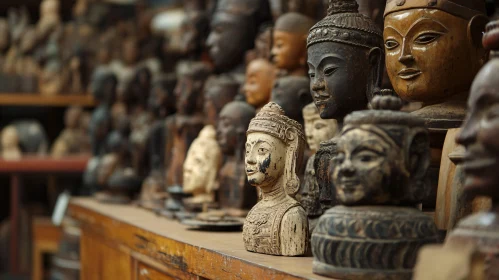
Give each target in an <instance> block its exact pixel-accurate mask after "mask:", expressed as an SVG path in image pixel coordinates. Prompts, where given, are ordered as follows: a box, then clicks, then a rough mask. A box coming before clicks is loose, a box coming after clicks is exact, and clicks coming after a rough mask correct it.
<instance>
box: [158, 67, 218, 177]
mask: <svg viewBox="0 0 499 280" xmlns="http://www.w3.org/2000/svg"><path fill="white" fill-rule="evenodd" d="M210 73H211V71H210V68H209V67H208V66H207V65H205V64H204V63H202V62H198V63H195V64H193V65H192V67H191V68H189V69H186V72H185V73H182V75H181V77H180V78H179V81H178V82H177V86H176V87H175V96H176V101H177V113H176V114H175V116H174V121H173V124H172V126H171V128H170V131H171V133H172V135H173V150H172V154H171V158H170V159H168V161H169V163H170V166H169V168H168V171H167V177H166V179H167V186H173V185H180V186H181V185H182V173H183V171H182V170H183V165H184V160H185V156H186V155H187V151H188V150H189V147H190V146H191V144H192V141H194V139H195V138H196V137H197V136H198V134H199V132H200V131H201V129H202V128H203V126H204V123H205V119H204V115H203V105H204V93H203V89H204V85H205V81H206V79H207V78H208V76H209V75H210Z"/></svg>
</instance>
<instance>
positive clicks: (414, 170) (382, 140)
mask: <svg viewBox="0 0 499 280" xmlns="http://www.w3.org/2000/svg"><path fill="white" fill-rule="evenodd" d="M372 106H373V108H374V109H375V110H366V111H358V112H354V113H352V114H350V115H348V116H347V118H346V119H345V123H344V127H343V129H342V131H341V135H340V136H339V137H338V142H337V153H336V156H335V157H334V158H333V162H334V163H333V164H332V167H331V168H332V170H331V177H332V178H331V181H332V182H333V184H334V190H335V194H336V200H337V203H338V204H340V205H342V206H335V207H333V208H331V209H329V210H328V211H326V212H325V213H324V214H323V215H322V216H321V218H320V219H319V222H318V223H317V226H316V228H315V230H314V232H313V234H312V252H313V255H314V273H317V274H321V275H325V276H329V277H333V278H339V279H370V280H371V279H410V277H411V274H412V268H413V266H414V264H415V260H416V256H417V252H418V250H419V248H420V247H421V246H423V245H425V244H427V243H434V242H437V240H438V231H437V228H436V226H435V224H434V222H433V219H432V218H431V217H430V216H428V215H426V214H424V213H422V212H421V211H419V210H418V209H416V207H415V205H416V204H417V203H418V202H419V201H420V199H421V198H422V193H421V189H422V186H421V185H424V183H425V178H426V172H427V169H428V165H429V161H430V153H429V140H428V131H427V129H426V128H425V126H424V121H423V120H421V119H419V118H417V117H415V116H412V115H411V114H409V113H403V112H399V111H397V110H398V109H400V108H401V107H402V102H401V101H400V99H398V97H392V96H389V97H388V96H384V97H375V98H374V99H373V101H372Z"/></svg>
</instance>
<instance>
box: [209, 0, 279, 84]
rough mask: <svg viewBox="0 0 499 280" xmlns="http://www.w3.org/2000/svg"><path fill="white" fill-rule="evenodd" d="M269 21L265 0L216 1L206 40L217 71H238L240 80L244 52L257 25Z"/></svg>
mask: <svg viewBox="0 0 499 280" xmlns="http://www.w3.org/2000/svg"><path fill="white" fill-rule="evenodd" d="M270 20H271V15H270V6H269V3H268V0H243V1H241V0H221V1H218V3H217V7H216V11H215V14H214V15H213V18H212V20H211V28H212V30H211V33H210V35H209V36H208V40H207V42H206V43H207V47H208V49H209V53H210V57H211V59H212V60H213V62H214V64H215V68H216V70H217V72H219V73H225V72H232V73H234V74H236V75H237V74H239V76H240V78H241V81H242V80H243V76H242V74H243V73H244V64H243V62H244V54H245V53H246V51H248V50H250V49H252V48H253V46H254V41H255V38H256V35H257V32H258V28H259V26H260V25H261V24H262V23H264V22H267V21H270ZM235 42H237V43H235Z"/></svg>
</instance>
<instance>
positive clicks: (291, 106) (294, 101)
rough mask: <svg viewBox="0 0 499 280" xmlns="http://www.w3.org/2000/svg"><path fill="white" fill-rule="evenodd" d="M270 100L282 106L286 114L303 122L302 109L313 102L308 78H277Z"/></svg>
mask: <svg viewBox="0 0 499 280" xmlns="http://www.w3.org/2000/svg"><path fill="white" fill-rule="evenodd" d="M270 101H272V102H274V103H276V104H278V105H279V106H281V108H282V109H283V110H284V112H286V116H288V117H290V118H291V119H293V120H295V121H297V122H299V123H300V124H302V123H303V114H302V110H303V108H304V107H305V106H307V105H308V104H309V103H310V102H312V97H311V96H310V89H309V80H308V78H306V77H300V76H286V77H283V78H279V79H277V80H276V81H275V82H274V88H273V89H272V97H271V98H270Z"/></svg>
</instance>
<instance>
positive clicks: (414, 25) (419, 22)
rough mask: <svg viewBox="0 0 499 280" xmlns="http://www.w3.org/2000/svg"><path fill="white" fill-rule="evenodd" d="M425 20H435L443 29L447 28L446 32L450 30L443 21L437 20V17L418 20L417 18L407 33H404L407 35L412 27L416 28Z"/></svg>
mask: <svg viewBox="0 0 499 280" xmlns="http://www.w3.org/2000/svg"><path fill="white" fill-rule="evenodd" d="M425 22H434V23H436V24H438V25H440V26H441V27H442V28H443V29H445V32H447V31H449V29H447V27H445V25H443V24H442V23H441V22H439V21H438V20H435V19H432V18H420V19H418V20H416V21H415V22H414V23H413V24H412V25H411V26H410V27H409V29H407V33H406V34H405V35H404V36H407V34H409V33H410V32H411V31H412V29H414V28H416V27H417V26H418V25H421V24H423V23H425Z"/></svg>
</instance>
